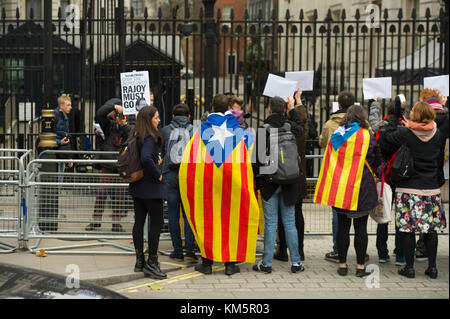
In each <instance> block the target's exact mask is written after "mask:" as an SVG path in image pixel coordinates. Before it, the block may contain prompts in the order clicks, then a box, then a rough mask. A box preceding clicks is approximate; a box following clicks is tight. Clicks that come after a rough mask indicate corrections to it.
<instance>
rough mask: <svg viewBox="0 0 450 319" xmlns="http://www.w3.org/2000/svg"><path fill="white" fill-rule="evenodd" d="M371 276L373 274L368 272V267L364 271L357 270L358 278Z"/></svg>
mask: <svg viewBox="0 0 450 319" xmlns="http://www.w3.org/2000/svg"><path fill="white" fill-rule="evenodd" d="M370 274H371V272H368V271H366V267H364V269H356V277H365V276H369V275H370Z"/></svg>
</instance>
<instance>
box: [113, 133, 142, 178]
mask: <svg viewBox="0 0 450 319" xmlns="http://www.w3.org/2000/svg"><path fill="white" fill-rule="evenodd" d="M116 167H117V171H118V173H119V175H120V177H122V180H123V181H124V182H125V183H134V182H137V181H139V180H141V179H142V178H143V177H144V169H143V168H142V164H141V158H140V155H139V148H138V145H137V138H136V137H135V136H131V137H130V138H128V140H127V141H126V142H125V143H124V144H123V146H122V149H121V150H120V153H119V158H118V159H117V164H116Z"/></svg>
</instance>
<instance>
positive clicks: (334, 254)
mask: <svg viewBox="0 0 450 319" xmlns="http://www.w3.org/2000/svg"><path fill="white" fill-rule="evenodd" d="M354 103H355V96H354V95H353V93H351V92H349V91H342V92H341V93H339V96H338V108H339V110H338V111H336V112H334V113H332V114H331V115H330V119H329V120H328V121H327V122H325V124H324V126H323V128H322V132H321V134H320V136H319V147H321V148H324V147H326V146H327V145H328V141H329V140H330V137H331V135H332V134H333V133H334V131H335V130H336V129H337V128H338V127H339V124H340V122H341V121H342V119H343V118H344V116H345V114H346V112H347V110H348V108H349V107H350V106H352V105H353V104H354ZM331 211H332V214H333V218H332V231H333V251H331V252H329V253H326V254H325V259H326V260H328V261H332V262H338V261H339V255H338V246H337V232H338V215H337V213H336V211H335V210H334V209H333V208H332V209H331ZM368 259H369V255H366V261H367V260H368Z"/></svg>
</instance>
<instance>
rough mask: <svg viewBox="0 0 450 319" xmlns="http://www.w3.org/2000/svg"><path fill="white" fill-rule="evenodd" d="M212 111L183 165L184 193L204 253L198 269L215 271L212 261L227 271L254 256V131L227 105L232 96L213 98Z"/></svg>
mask: <svg viewBox="0 0 450 319" xmlns="http://www.w3.org/2000/svg"><path fill="white" fill-rule="evenodd" d="M213 112H216V113H212V114H210V115H209V116H208V118H207V119H206V121H205V122H204V123H203V124H202V125H201V126H200V127H199V128H198V130H197V131H196V132H195V133H194V135H193V137H192V139H191V141H190V142H189V143H188V145H187V147H186V149H185V151H184V153H183V158H182V161H181V165H180V171H179V182H180V194H181V199H182V202H183V206H184V209H185V211H186V216H187V219H188V221H189V224H190V225H191V228H192V230H193V232H194V235H195V238H196V241H197V244H198V246H199V248H200V251H201V254H202V263H201V264H198V265H197V266H196V267H195V269H196V270H197V271H200V272H202V273H205V274H210V273H212V264H213V261H219V262H225V268H226V269H225V273H226V274H227V275H232V274H234V273H237V272H239V268H238V266H236V265H235V263H236V262H248V263H251V262H254V259H255V253H256V241H257V232H258V221H259V206H258V201H257V198H256V196H255V190H254V178H253V170H252V163H251V152H252V150H253V148H254V142H255V137H254V135H253V134H252V133H250V132H249V131H247V130H245V129H243V128H240V127H239V123H238V121H237V120H236V118H235V117H234V115H233V114H232V113H231V112H229V111H228V97H227V96H225V95H222V94H218V95H216V96H215V97H214V99H213Z"/></svg>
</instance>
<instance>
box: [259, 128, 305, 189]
mask: <svg viewBox="0 0 450 319" xmlns="http://www.w3.org/2000/svg"><path fill="white" fill-rule="evenodd" d="M263 127H264V128H266V129H267V128H270V125H268V124H264V125H263ZM275 139H276V140H275ZM270 141H271V143H270V144H271V145H274V144H275V143H276V142H277V141H278V152H277V155H276V156H277V157H278V168H277V171H276V172H275V173H273V174H269V181H271V182H274V183H275V184H279V185H285V184H292V183H294V182H295V181H296V180H297V179H298V178H299V176H300V164H301V159H300V156H299V154H298V146H297V139H296V137H295V135H294V134H293V133H292V131H291V125H290V124H289V123H287V122H286V123H284V125H283V126H282V127H280V128H279V129H278V134H270ZM274 156H275V154H274ZM269 161H270V162H272V163H273V159H270V158H269ZM266 164H267V163H266Z"/></svg>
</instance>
